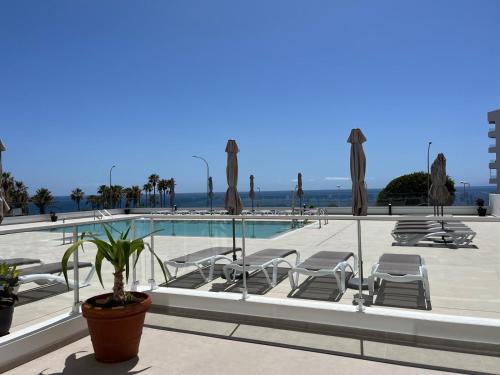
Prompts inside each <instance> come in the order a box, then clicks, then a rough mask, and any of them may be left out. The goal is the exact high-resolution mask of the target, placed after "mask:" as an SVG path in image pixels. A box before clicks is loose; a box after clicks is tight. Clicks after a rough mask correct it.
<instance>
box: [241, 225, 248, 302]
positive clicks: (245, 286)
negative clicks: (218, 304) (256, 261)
mask: <svg viewBox="0 0 500 375" xmlns="http://www.w3.org/2000/svg"><path fill="white" fill-rule="evenodd" d="M245 238H246V224H245V219H241V257H242V259H243V294H242V296H241V298H242V300H243V301H245V300H246V299H247V294H248V291H247V270H246V262H245V255H246V254H245Z"/></svg>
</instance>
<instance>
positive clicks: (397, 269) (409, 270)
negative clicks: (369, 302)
mask: <svg viewBox="0 0 500 375" xmlns="http://www.w3.org/2000/svg"><path fill="white" fill-rule="evenodd" d="M377 279H378V280H387V281H392V282H397V283H408V282H412V281H422V284H423V287H424V292H425V299H426V301H427V302H430V300H431V294H430V288H429V278H428V275H427V268H426V266H425V261H424V258H422V257H421V256H420V255H412V254H383V255H382V256H381V257H380V259H379V261H378V263H376V264H374V265H373V267H372V273H371V275H370V276H369V277H368V288H369V290H370V295H374V293H375V281H376V280H377ZM374 302H375V301H374Z"/></svg>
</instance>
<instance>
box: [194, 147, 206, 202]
mask: <svg viewBox="0 0 500 375" xmlns="http://www.w3.org/2000/svg"><path fill="white" fill-rule="evenodd" d="M193 158H196V159H200V160H203V161H204V162H205V165H206V166H207V207H209V206H210V199H209V197H208V192H209V188H208V177H209V176H210V167H209V166H208V162H207V160H206V159H205V158H202V157H201V156H196V155H193Z"/></svg>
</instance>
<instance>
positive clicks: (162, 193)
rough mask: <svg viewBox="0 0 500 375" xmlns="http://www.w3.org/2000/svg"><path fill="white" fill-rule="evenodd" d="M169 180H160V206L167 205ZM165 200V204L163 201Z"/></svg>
mask: <svg viewBox="0 0 500 375" xmlns="http://www.w3.org/2000/svg"><path fill="white" fill-rule="evenodd" d="M168 181H169V180H165V179H161V180H160V181H158V193H159V195H160V206H161V207H165V206H166V205H167V201H166V197H167V190H168V187H169V182H168ZM162 201H163V205H162V204H161V202H162Z"/></svg>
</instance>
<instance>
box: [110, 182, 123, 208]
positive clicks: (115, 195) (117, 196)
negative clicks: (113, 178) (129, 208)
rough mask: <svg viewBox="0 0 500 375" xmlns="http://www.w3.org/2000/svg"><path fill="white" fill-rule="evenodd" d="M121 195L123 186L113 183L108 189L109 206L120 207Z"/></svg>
mask: <svg viewBox="0 0 500 375" xmlns="http://www.w3.org/2000/svg"><path fill="white" fill-rule="evenodd" d="M122 196H123V186H120V185H113V186H111V189H110V201H111V208H117V207H121V204H122Z"/></svg>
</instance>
